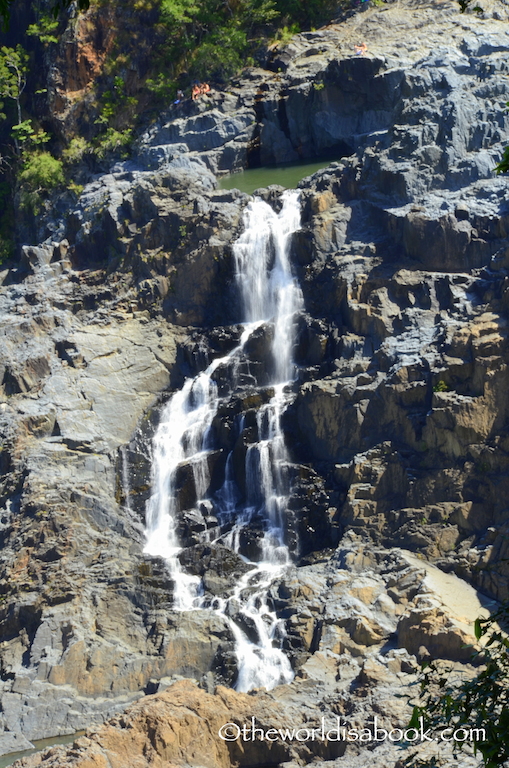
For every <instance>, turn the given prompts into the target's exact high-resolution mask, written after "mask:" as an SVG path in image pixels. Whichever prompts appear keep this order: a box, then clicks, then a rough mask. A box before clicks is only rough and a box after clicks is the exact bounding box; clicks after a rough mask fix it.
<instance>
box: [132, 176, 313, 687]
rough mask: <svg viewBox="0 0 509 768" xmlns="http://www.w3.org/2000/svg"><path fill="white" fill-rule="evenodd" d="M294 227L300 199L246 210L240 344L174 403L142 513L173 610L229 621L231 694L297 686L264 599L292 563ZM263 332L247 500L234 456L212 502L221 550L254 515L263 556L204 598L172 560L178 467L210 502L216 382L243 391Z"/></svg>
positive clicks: (240, 247) (240, 246) (298, 298)
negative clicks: (253, 345)
mask: <svg viewBox="0 0 509 768" xmlns="http://www.w3.org/2000/svg"><path fill="white" fill-rule="evenodd" d="M299 224H300V205H299V195H298V192H296V191H289V192H285V193H284V195H283V207H282V209H281V212H280V213H279V214H276V213H275V212H274V211H273V210H272V208H271V207H270V206H269V205H267V204H266V203H264V202H263V201H261V200H259V199H255V200H254V201H253V202H251V203H250V204H249V205H248V206H247V208H246V211H245V214H244V225H245V228H244V233H243V234H242V235H241V237H240V238H239V239H238V240H237V242H236V243H235V245H234V257H235V276H236V281H237V285H238V289H239V292H240V296H241V300H242V306H243V312H244V317H243V324H244V331H243V333H242V336H241V339H240V344H239V345H238V346H237V347H235V349H233V350H232V351H231V352H230V353H229V354H228V355H226V356H225V357H223V358H219V359H216V360H214V362H213V363H211V365H209V366H208V368H207V369H206V370H205V371H204V372H202V373H200V374H199V375H198V376H196V377H195V378H194V379H188V380H187V381H186V383H185V385H184V387H183V388H182V389H181V390H180V391H179V392H176V393H175V394H174V395H173V396H172V398H171V400H170V401H169V403H168V405H167V406H166V408H165V409H164V411H163V414H162V417H161V422H160V425H159V427H158V429H157V432H156V434H155V437H154V441H153V456H154V458H153V466H152V474H153V478H152V481H153V484H152V488H153V491H152V495H151V497H150V499H149V501H148V504H147V523H146V537H147V543H146V547H145V552H146V553H147V554H150V555H153V556H159V557H163V558H165V559H166V561H167V563H168V566H169V568H170V570H171V574H172V578H173V581H174V584H175V588H174V607H175V609H176V610H193V609H197V608H207V607H208V608H211V609H212V610H214V611H217V612H220V613H222V614H223V615H224V616H225V617H226V618H227V620H228V621H229V623H230V626H231V629H232V632H233V635H234V638H235V642H236V648H235V650H236V654H237V661H238V670H239V674H238V679H237V682H236V688H237V689H238V690H241V691H249V690H251V689H252V688H255V687H262V686H264V687H266V688H267V689H271V688H273V687H274V686H276V685H278V684H281V683H285V682H289V681H290V680H291V679H292V677H293V673H292V669H291V666H290V663H289V661H288V659H287V657H286V656H285V655H284V653H283V651H282V650H281V648H280V645H281V641H282V639H283V638H284V626H283V624H282V622H281V621H279V620H278V618H277V616H276V614H275V613H274V612H273V611H271V610H270V608H269V606H268V603H267V591H268V589H269V587H270V585H271V583H272V582H273V581H274V579H275V578H277V577H278V576H280V575H281V573H282V571H283V569H284V568H285V566H287V565H288V564H289V562H290V555H289V551H288V547H287V545H286V543H285V533H284V527H285V506H286V502H287V496H288V492H289V488H288V480H287V477H286V475H287V473H286V472H285V468H286V465H287V463H288V462H287V453H286V448H285V443H284V437H283V433H282V428H281V415H282V413H283V411H284V410H285V407H286V405H287V399H288V396H287V394H286V392H285V387H286V385H288V384H289V383H291V381H292V380H293V378H294V366H293V363H292V347H293V343H294V336H295V329H294V317H295V314H296V313H297V312H298V311H299V310H300V309H302V294H301V291H300V289H299V287H298V284H297V282H296V280H295V279H294V277H293V275H292V271H291V266H290V262H289V253H288V252H289V243H290V238H291V235H292V233H293V232H295V231H296V230H297V229H298V227H299ZM266 323H270V324H272V326H273V330H272V342H271V349H270V353H271V354H270V360H269V362H268V367H269V369H270V370H269V373H268V375H269V379H270V386H271V389H272V391H273V394H272V397H271V398H270V400H269V402H268V403H266V404H265V405H263V406H262V407H261V408H260V409H259V411H258V413H257V416H256V426H257V437H258V439H257V441H256V442H254V443H252V444H251V445H250V446H249V447H248V449H247V452H246V459H245V478H246V491H245V498H244V500H243V502H242V504H241V505H240V506H239V496H240V494H239V491H238V488H237V487H236V484H235V481H234V479H233V472H232V463H233V460H232V455H230V456H229V457H228V459H227V461H226V469H225V480H224V483H223V486H222V488H221V489H220V490H219V492H217V493H216V494H215V497H214V505H215V508H216V510H217V515H218V517H219V519H220V520H221V521H222V522H223V523H228V524H229V530H228V532H227V533H226V534H222V535H221V543H223V544H226V545H227V546H228V547H230V548H231V549H232V550H233V551H234V552H236V553H239V554H242V553H241V539H242V531H243V529H245V528H246V527H247V526H249V524H250V522H251V521H252V520H253V518H254V517H255V516H256V517H257V518H260V517H261V518H262V520H263V535H262V537H261V541H260V547H259V549H260V553H261V557H260V560H259V561H258V562H255V563H250V564H251V565H252V566H253V567H252V568H251V569H250V570H249V571H248V572H247V573H246V574H245V575H244V576H243V577H242V578H241V579H239V582H238V584H237V586H236V588H235V589H234V591H233V594H232V595H230V596H229V597H228V598H218V597H216V598H213V599H211V598H210V597H207V596H205V595H204V594H203V588H202V584H201V579H200V578H199V577H198V576H194V575H190V574H187V573H185V571H184V569H183V568H182V566H181V564H180V561H179V558H178V554H179V552H180V551H181V546H180V545H179V542H178V539H177V532H176V529H177V520H178V512H179V509H178V499H177V475H178V471H179V467H181V466H182V464H183V463H184V462H185V463H187V464H188V465H190V466H191V467H192V473H193V479H194V486H195V490H196V497H197V499H198V501H197V504H198V505H199V504H202V505H203V504H204V503H207V499H206V495H207V491H208V487H209V483H210V477H209V467H208V458H209V455H210V452H211V449H212V448H213V436H212V423H213V420H214V417H215V415H216V413H217V411H218V407H219V404H220V397H219V395H218V388H217V384H216V382H215V381H214V374H215V372H216V371H217V369H218V367H219V366H224V367H227V368H228V369H229V370H231V379H232V385H231V389H232V392H235V390H236V389H238V388H240V387H241V381H240V377H239V375H238V368H239V361H240V360H241V359H242V357H243V356H244V347H245V346H246V344H247V343H248V341H249V340H250V338H251V337H252V335H253V334H254V333H255V332H256V331H257V330H258V329H259V328H260V327H261V326H262V325H263V324H266ZM208 503H210V501H209V502H208ZM243 559H244V560H245V561H246V562H250V561H248V560H247V558H246V557H245V556H244V557H243ZM232 617H233V618H232ZM236 617H237V620H235V618H236ZM239 618H240V620H239ZM246 622H247V623H248V625H250V626H251V627H253V626H254V628H255V637H256V641H253V640H251V639H249V637H248V636H247V634H246V632H245V631H244V630H243V629H242V625H244V626H245V624H246Z"/></svg>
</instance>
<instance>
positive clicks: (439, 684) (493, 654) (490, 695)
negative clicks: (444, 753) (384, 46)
mask: <svg viewBox="0 0 509 768" xmlns="http://www.w3.org/2000/svg"><path fill="white" fill-rule="evenodd" d="M506 152H507V150H506ZM508 620H509V601H508V602H506V603H504V605H503V606H502V607H501V608H500V609H499V610H498V611H497V612H496V613H494V614H492V615H491V616H490V618H488V619H477V620H476V622H475V625H474V629H475V636H476V638H477V640H483V647H482V649H481V650H479V651H477V652H474V653H473V657H472V660H473V661H474V663H476V664H478V663H482V667H481V671H480V672H478V673H477V675H475V677H473V678H472V679H470V680H463V681H459V682H456V681H454V680H453V681H451V678H450V676H448V675H447V674H444V672H443V671H440V670H439V669H438V667H437V666H436V665H435V664H434V663H431V664H428V665H424V667H423V678H422V681H421V700H420V701H419V703H418V705H417V706H415V707H414V712H413V715H412V720H411V721H410V727H412V728H413V727H415V724H416V723H419V718H421V717H422V718H423V722H424V724H425V727H426V728H431V729H433V730H434V731H440V730H441V729H443V728H449V729H451V728H452V729H454V730H456V729H460V728H463V727H465V728H467V729H469V730H470V729H475V728H478V729H484V739H483V740H482V741H478V742H475V741H474V742H473V747H474V752H476V753H477V752H480V753H481V755H482V758H483V761H484V765H485V767H486V768H499V767H500V766H502V765H503V764H504V763H505V762H506V760H509V639H508V637H507V636H506V635H505V633H504V632H502V630H501V629H500V626H499V624H502V625H504V624H506V623H507V621H508ZM463 746H464V742H457V743H456V742H454V749H455V751H456V752H457V751H459V750H461V749H462V748H463ZM433 761H434V758H429V759H422V758H419V757H418V755H417V754H416V755H413V756H412V757H411V758H409V759H408V760H407V765H408V766H412V767H415V768H433V766H434V765H435V763H434V762H433Z"/></svg>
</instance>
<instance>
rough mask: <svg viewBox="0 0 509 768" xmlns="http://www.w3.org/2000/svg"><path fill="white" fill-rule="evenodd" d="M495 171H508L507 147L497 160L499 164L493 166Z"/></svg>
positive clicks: (508, 151)
mask: <svg viewBox="0 0 509 768" xmlns="http://www.w3.org/2000/svg"><path fill="white" fill-rule="evenodd" d="M506 107H509V101H507V102H506ZM494 170H495V172H496V174H497V176H498V175H499V173H508V172H509V147H506V148H505V149H504V154H503V155H502V160H501V161H500V162H499V164H498V165H497V166H496V167H495V169H494Z"/></svg>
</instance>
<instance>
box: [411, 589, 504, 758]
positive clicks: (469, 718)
mask: <svg viewBox="0 0 509 768" xmlns="http://www.w3.org/2000/svg"><path fill="white" fill-rule="evenodd" d="M508 620H509V602H507V603H505V604H504V605H503V606H502V607H501V608H500V609H499V610H498V611H497V612H496V613H495V614H493V615H492V616H491V617H490V618H489V619H477V620H476V622H475V624H474V632H475V636H476V639H477V640H483V643H484V645H483V648H482V650H480V651H478V652H476V653H474V654H473V661H474V662H476V663H479V662H481V663H482V664H483V666H482V668H481V671H480V672H478V673H477V675H475V677H474V678H472V679H470V680H463V681H455V680H451V678H450V674H447V673H444V672H443V671H441V670H439V669H438V667H437V666H436V664H435V663H431V664H427V665H424V666H423V675H422V680H421V698H420V701H419V703H418V704H417V706H415V707H414V712H413V715H412V721H411V723H410V725H409V727H413V726H412V723H415V722H418V719H419V718H420V717H422V718H423V722H424V724H425V727H426V728H431V729H433V730H436V731H438V730H440V729H442V728H445V727H448V728H453V729H457V728H463V727H465V728H468V729H469V730H470V729H484V733H485V738H484V739H483V740H479V741H474V742H473V747H474V752H475V753H477V752H480V753H481V755H482V759H483V761H484V765H485V767H486V768H499V766H502V765H503V764H504V763H505V762H506V760H509V639H508V638H507V636H506V635H505V634H504V633H503V632H502V631H501V630H500V627H499V624H500V623H502V624H504V623H506V622H507V621H508ZM453 746H454V749H455V750H456V752H458V751H460V750H461V749H462V748H463V742H453ZM406 765H408V766H411V767H413V768H432V767H433V766H434V765H435V763H434V758H428V759H424V758H419V757H418V755H414V756H412V757H410V758H408V760H407V761H406Z"/></svg>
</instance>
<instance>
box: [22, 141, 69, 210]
mask: <svg viewBox="0 0 509 768" xmlns="http://www.w3.org/2000/svg"><path fill="white" fill-rule="evenodd" d="M18 180H19V184H20V201H21V207H22V208H23V209H25V210H29V211H31V212H32V213H34V214H37V213H38V212H39V211H40V208H41V204H42V198H43V195H44V194H47V193H48V192H51V190H53V189H55V188H56V187H59V186H61V185H62V184H63V183H64V171H63V163H62V161H61V160H57V159H56V158H55V157H53V156H52V155H50V153H49V152H34V153H30V154H29V153H27V154H26V155H25V157H24V161H23V165H22V167H21V170H20V172H19V175H18Z"/></svg>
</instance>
